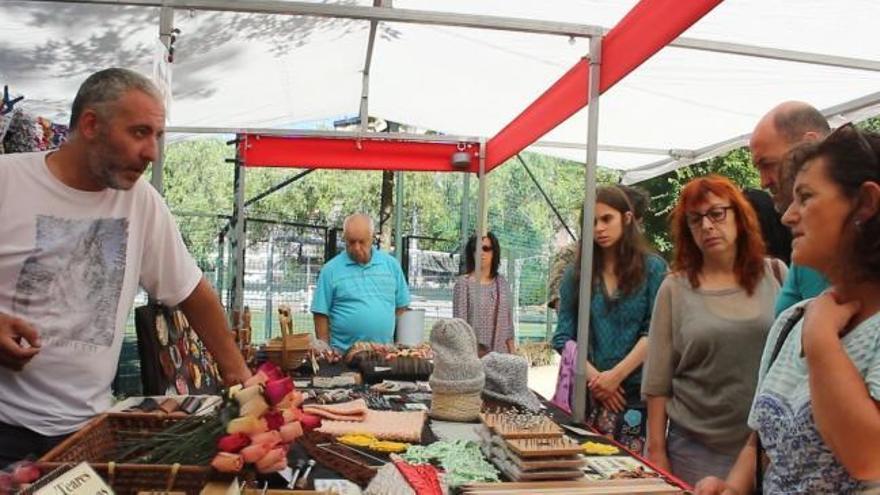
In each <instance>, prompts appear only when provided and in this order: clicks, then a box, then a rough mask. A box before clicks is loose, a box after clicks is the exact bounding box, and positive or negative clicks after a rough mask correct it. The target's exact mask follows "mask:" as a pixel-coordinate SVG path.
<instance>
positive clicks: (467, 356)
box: [428, 318, 486, 394]
mask: <svg viewBox="0 0 880 495" xmlns="http://www.w3.org/2000/svg"><path fill="white" fill-rule="evenodd" d="M431 349H432V350H433V351H434V372H433V373H431V378H430V379H429V380H428V381H429V383H430V384H431V391H432V392H440V393H441V394H456V393H461V394H467V393H474V392H477V393H479V392H480V391H481V390H483V384H484V383H485V381H486V377H485V375H484V373H483V364H482V363H481V362H480V358H479V357H477V338H476V337H475V336H474V330H473V329H472V328H471V326H470V325H468V324H467V322H465V321H464V320H462V319H460V318H452V319H448V320H439V321H437V323H434V326H433V328H431Z"/></svg>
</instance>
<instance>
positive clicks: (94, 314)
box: [0, 69, 250, 466]
mask: <svg viewBox="0 0 880 495" xmlns="http://www.w3.org/2000/svg"><path fill="white" fill-rule="evenodd" d="M70 130H71V134H70V138H69V140H68V142H67V143H65V144H64V145H63V146H62V147H61V149H59V150H57V151H52V152H38V153H22V154H11V155H3V156H0V238H2V239H3V242H2V243H0V466H3V465H6V464H8V463H11V462H14V461H16V460H18V459H23V458H25V457H27V456H40V455H42V454H43V453H45V452H46V451H47V450H49V449H50V448H52V447H53V446H54V445H55V444H57V443H58V442H60V441H61V440H62V439H63V438H64V437H65V436H67V435H69V434H70V433H72V432H74V431H76V430H77V429H79V428H80V427H81V426H82V425H83V424H85V423H86V422H87V421H88V420H89V419H91V418H92V417H93V416H94V415H96V414H98V413H100V412H103V411H104V410H106V409H107V408H109V407H110V405H111V394H110V385H111V383H112V381H113V377H114V376H115V373H116V368H117V365H118V363H119V354H120V350H121V348H122V340H123V333H124V330H125V323H126V320H127V318H128V314H129V312H130V310H131V307H132V304H133V303H134V297H135V294H136V293H137V290H138V286H139V285H140V286H142V287H144V288H145V289H146V290H147V291H148V292H149V293H150V294H151V295H152V296H153V297H155V298H156V299H158V300H159V301H161V302H163V303H165V304H166V305H169V306H177V305H179V306H180V308H181V309H182V310H183V312H184V314H185V315H186V317H187V319H188V320H189V321H190V323H191V325H192V327H193V329H195V331H196V332H197V333H198V334H199V336H200V337H201V339H202V340H203V341H204V343H205V345H206V346H207V348H208V350H210V351H211V353H212V354H213V355H214V357H215V358H216V359H217V361H218V363H219V364H220V368H221V370H222V374H223V378H224V381H225V382H227V383H229V384H231V383H235V382H240V381H243V380H245V379H247V378H248V377H249V376H250V372H249V371H248V369H247V367H246V366H245V363H244V360H243V359H242V356H241V354H240V353H239V352H238V349H237V348H236V346H235V343H234V342H233V339H232V336H231V333H230V332H228V328H227V326H226V318H225V315H224V312H223V308H222V306H221V305H220V301H219V299H218V298H217V295H216V294H215V292H214V290H213V289H212V288H211V286H210V284H208V282H207V281H205V279H204V278H203V277H202V272H201V270H199V268H198V266H196V264H195V261H194V260H193V259H192V257H191V256H190V254H189V252H188V251H187V249H186V246H184V244H183V240H182V238H181V236H180V232H179V231H178V229H177V225H176V224H175V222H174V218H173V217H172V216H171V213H170V212H169V210H168V207H167V206H166V205H165V203H164V201H163V200H162V198H161V197H160V196H159V194H158V193H157V192H156V190H155V189H153V188H152V187H151V186H150V185H149V183H147V182H146V181H145V180H144V179H143V178H142V174H143V172H144V170H145V169H146V167H147V165H148V164H150V163H151V162H153V161H155V160H156V157H157V154H158V153H159V150H158V146H159V144H158V141H159V138H160V137H161V136H162V134H163V133H164V131H165V109H164V107H163V105H162V100H161V97H160V95H159V93H158V91H157V90H156V88H155V86H154V85H153V84H152V83H151V82H150V81H149V80H148V79H146V78H145V77H143V76H141V75H139V74H137V73H135V72H132V71H129V70H126V69H106V70H102V71H100V72H96V73H94V74H92V75H91V76H89V77H88V78H87V79H86V80H85V82H84V83H83V84H82V86H81V87H80V89H79V92H78V93H77V95H76V98H75V99H74V102H73V108H72V114H71V121H70Z"/></svg>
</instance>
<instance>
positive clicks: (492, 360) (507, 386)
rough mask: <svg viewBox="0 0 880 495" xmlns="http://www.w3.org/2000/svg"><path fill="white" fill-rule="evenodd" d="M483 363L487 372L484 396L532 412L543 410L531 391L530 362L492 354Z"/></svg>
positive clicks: (485, 357) (513, 356)
mask: <svg viewBox="0 0 880 495" xmlns="http://www.w3.org/2000/svg"><path fill="white" fill-rule="evenodd" d="M482 361H483V367H484V369H485V372H486V387H485V388H484V389H483V395H485V396H486V397H489V398H491V399H494V400H497V401H500V402H506V403H508V404H513V405H515V406H518V407H520V408H523V409H528V410H529V411H532V412H538V411H540V410H541V401H539V400H538V398H537V397H536V396H535V394H533V393H532V392H531V391H530V390H529V362H528V361H526V358H524V357H522V356H517V355H515V354H502V353H500V352H490V353H489V354H486V355H485V356H483V359H482Z"/></svg>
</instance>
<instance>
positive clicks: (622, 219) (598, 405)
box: [553, 186, 666, 451]
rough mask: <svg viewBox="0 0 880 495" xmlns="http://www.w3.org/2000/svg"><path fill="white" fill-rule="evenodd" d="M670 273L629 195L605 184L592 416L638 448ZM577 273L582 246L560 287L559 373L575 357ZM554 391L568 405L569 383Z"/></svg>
mask: <svg viewBox="0 0 880 495" xmlns="http://www.w3.org/2000/svg"><path fill="white" fill-rule="evenodd" d="M665 274H666V263H665V262H664V261H663V259H662V258H660V257H659V256H657V255H654V254H651V253H650V251H649V250H648V248H647V245H646V243H645V241H644V239H643V237H642V234H641V230H640V229H639V226H638V223H637V221H636V216H635V212H634V207H633V205H632V203H631V202H630V200H629V198H628V197H627V195H626V194H625V193H624V191H622V190H621V189H620V188H618V187H615V186H607V187H600V188H599V189H598V190H597V191H596V220H595V233H594V236H593V275H592V287H593V288H592V297H591V301H590V345H589V356H588V358H587V360H588V362H587V373H588V378H589V387H590V394H589V395H590V404H589V407H588V409H589V417H588V421H589V423H590V424H591V425H592V426H594V427H595V428H597V429H598V430H599V431H601V432H603V433H605V434H607V435H610V436H612V437H614V438H615V439H617V440H618V441H620V442H622V443H624V444H625V445H626V446H627V447H629V448H630V449H633V450H636V451H641V450H642V447H644V441H645V406H644V402H643V401H642V399H641V396H640V392H639V389H640V386H641V378H642V374H641V367H642V362H643V361H644V359H645V352H646V346H647V338H646V336H647V334H648V326H649V324H650V320H651V309H652V306H653V304H654V297H655V295H656V293H657V288H658V287H659V286H660V283H661V282H662V280H663V276H664V275H665ZM580 278H581V273H580V249H578V252H577V257H576V260H575V263H574V265H573V266H570V267H569V268H568V269H567V270H566V271H565V274H564V275H563V278H562V284H561V286H560V289H559V320H558V323H557V327H556V333H555V335H554V336H553V346H554V347H555V348H556V349H557V350H560V351H561V352H562V354H563V364H562V365H561V368H560V373H561V374H565V373H566V369H564V367H566V366H568V367H569V368H570V367H571V366H572V365H574V364H575V363H574V356H575V355H576V344H575V339H576V338H577V324H578V293H579V290H578V286H579V283H580ZM557 391H558V393H557V396H556V397H554V401H555V402H557V403H559V404H561V405H563V406H570V401H571V393H572V390H571V389H570V387H569V388H568V389H560V388H557Z"/></svg>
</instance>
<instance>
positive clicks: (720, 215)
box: [685, 206, 733, 228]
mask: <svg viewBox="0 0 880 495" xmlns="http://www.w3.org/2000/svg"><path fill="white" fill-rule="evenodd" d="M732 209H733V207H732V206H713V207H712V208H709V209H708V210H706V213H687V214H685V217H686V218H687V223H688V226H690V227H691V228H697V227H699V226H701V225H703V217H709V220H710V221H711V222H712V223H721V222H723V221H724V219H725V218H727V210H732Z"/></svg>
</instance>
